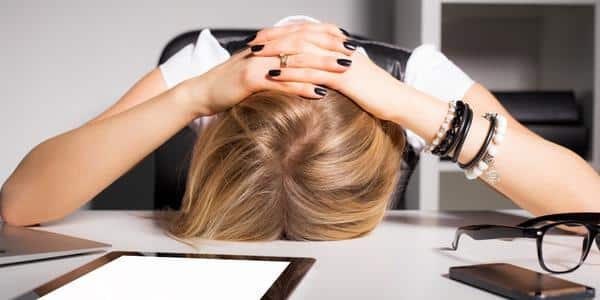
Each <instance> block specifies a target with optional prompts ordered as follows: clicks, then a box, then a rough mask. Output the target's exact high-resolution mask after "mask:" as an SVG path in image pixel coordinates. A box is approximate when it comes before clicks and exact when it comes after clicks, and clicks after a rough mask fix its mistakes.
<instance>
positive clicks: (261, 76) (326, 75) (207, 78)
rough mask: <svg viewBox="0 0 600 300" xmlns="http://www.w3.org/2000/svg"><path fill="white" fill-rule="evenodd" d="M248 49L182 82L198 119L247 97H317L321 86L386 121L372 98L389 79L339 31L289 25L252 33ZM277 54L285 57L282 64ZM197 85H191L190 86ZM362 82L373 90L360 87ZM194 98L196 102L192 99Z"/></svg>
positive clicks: (380, 103)
mask: <svg viewBox="0 0 600 300" xmlns="http://www.w3.org/2000/svg"><path fill="white" fill-rule="evenodd" d="M248 46H249V48H247V49H244V50H242V51H239V52H238V53H235V54H234V55H233V56H232V57H231V58H230V59H228V60H227V61H226V62H224V63H223V64H221V65H218V66H216V67H215V68H213V69H211V70H210V71H209V72H207V73H205V74H203V75H202V76H199V77H196V78H192V79H190V80H188V82H189V83H192V84H188V86H189V89H188V91H189V92H188V94H189V95H191V97H189V98H191V99H192V102H196V103H195V104H194V105H195V111H196V112H197V113H198V114H199V115H211V114H215V113H218V112H220V111H223V110H225V109H227V108H229V107H231V106H233V105H235V104H237V103H239V102H240V101H242V100H243V99H245V98H246V97H248V96H250V95H251V94H253V93H255V92H258V91H264V90H279V91H283V92H287V93H292V94H296V95H300V96H303V97H305V98H309V99H320V98H322V97H323V96H324V95H325V94H326V93H327V88H331V89H335V90H338V91H340V92H341V93H343V94H345V95H346V96H348V97H350V98H351V99H352V100H354V101H355V102H356V103H357V104H358V105H360V106H361V107H362V108H363V109H365V110H366V111H368V112H370V113H372V114H373V115H374V116H376V117H378V118H380V119H390V117H389V116H388V113H387V112H388V111H389V110H390V107H389V104H388V103H385V102H383V101H381V97H379V96H378V95H377V86H378V85H381V84H385V83H386V82H387V81H386V80H381V79H382V78H383V77H387V78H388V79H393V80H395V78H393V77H392V76H390V75H389V74H387V72H386V71H384V70H382V69H380V68H379V67H378V66H377V65H375V64H374V63H373V62H372V61H371V60H370V59H369V58H368V57H367V56H365V55H362V54H360V53H356V52H357V51H356V50H357V44H356V43H355V42H353V41H352V40H350V39H349V38H348V36H347V35H346V34H345V33H344V31H342V30H341V29H340V28H339V27H337V26H335V25H332V24H327V23H311V22H306V23H293V24H289V25H285V26H279V27H271V28H266V29H263V30H260V31H259V32H257V34H256V36H255V37H254V39H253V40H251V41H249V42H248ZM281 55H285V56H287V57H286V58H284V59H285V62H286V63H285V66H282V65H281V63H282V57H281ZM194 83H197V84H194ZM366 84H369V85H372V86H373V87H374V88H373V89H372V88H368V89H367V88H365V87H366V86H365V85H366ZM194 99H196V101H194ZM197 99H200V100H197Z"/></svg>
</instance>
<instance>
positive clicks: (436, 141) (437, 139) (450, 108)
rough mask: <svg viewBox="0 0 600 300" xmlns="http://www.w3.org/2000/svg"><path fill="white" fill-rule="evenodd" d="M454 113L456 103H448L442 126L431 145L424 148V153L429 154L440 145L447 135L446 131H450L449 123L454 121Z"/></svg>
mask: <svg viewBox="0 0 600 300" xmlns="http://www.w3.org/2000/svg"><path fill="white" fill-rule="evenodd" d="M455 112H456V101H450V102H448V112H447V113H446V117H445V118H444V121H443V122H442V125H440V128H439V129H438V131H437V133H436V135H435V138H434V139H433V141H432V142H431V144H430V145H427V146H426V147H425V149H424V151H425V152H426V153H431V151H433V149H435V147H436V146H438V145H439V144H440V142H441V141H442V139H443V138H444V136H446V133H448V129H450V123H451V122H452V119H454V117H455V116H456V113H455Z"/></svg>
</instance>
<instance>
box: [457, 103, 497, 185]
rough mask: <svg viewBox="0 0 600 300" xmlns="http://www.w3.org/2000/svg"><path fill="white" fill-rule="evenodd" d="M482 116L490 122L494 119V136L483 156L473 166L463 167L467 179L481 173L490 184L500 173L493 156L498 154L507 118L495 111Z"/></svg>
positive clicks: (494, 182) (471, 178)
mask: <svg viewBox="0 0 600 300" xmlns="http://www.w3.org/2000/svg"><path fill="white" fill-rule="evenodd" d="M483 116H484V118H486V119H488V120H490V122H493V120H494V119H495V126H494V131H493V135H494V136H493V137H492V141H491V143H490V144H489V145H488V147H487V149H486V150H485V154H484V156H483V158H482V159H481V160H480V161H479V162H477V163H476V164H475V166H473V167H471V168H468V169H465V176H466V177H467V179H469V180H473V179H476V178H477V177H479V176H481V175H482V174H485V176H486V179H487V180H488V182H489V183H490V184H496V183H497V182H498V181H500V174H498V172H497V170H496V167H495V165H494V162H495V157H496V156H497V155H498V146H499V145H500V144H501V143H502V141H503V140H504V136H505V135H506V128H507V120H506V118H505V117H503V116H501V115H498V114H497V113H486V114H484V115H483Z"/></svg>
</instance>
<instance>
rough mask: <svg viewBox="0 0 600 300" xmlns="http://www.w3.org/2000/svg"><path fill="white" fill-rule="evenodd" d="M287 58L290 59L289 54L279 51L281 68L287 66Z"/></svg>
mask: <svg viewBox="0 0 600 300" xmlns="http://www.w3.org/2000/svg"><path fill="white" fill-rule="evenodd" d="M287 60H288V56H287V55H285V54H283V53H279V66H280V67H281V68H285V67H287Z"/></svg>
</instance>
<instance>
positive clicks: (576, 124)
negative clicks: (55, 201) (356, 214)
mask: <svg viewBox="0 0 600 300" xmlns="http://www.w3.org/2000/svg"><path fill="white" fill-rule="evenodd" d="M298 14H301V15H309V16H312V17H315V18H317V19H320V20H323V21H328V22H332V23H335V24H338V25H339V26H341V27H343V28H345V29H346V30H348V31H350V32H352V33H356V34H360V35H363V36H366V37H369V38H371V39H375V40H380V41H384V42H389V43H394V44H398V45H400V46H403V47H405V48H407V49H412V48H414V47H416V46H418V45H420V44H422V43H432V44H435V45H436V46H437V47H439V48H440V49H441V50H442V51H443V52H444V53H445V54H446V55H447V56H448V57H450V59H452V60H453V61H454V62H455V63H456V64H457V65H459V67H461V68H463V69H464V70H465V71H466V72H467V73H468V74H469V75H470V76H471V77H473V78H474V79H475V80H476V81H479V82H481V83H483V84H484V85H486V86H487V87H488V88H490V89H491V90H492V91H494V92H497V93H498V97H499V98H502V99H501V100H502V101H504V102H503V103H505V105H506V106H507V107H508V108H509V110H511V112H512V113H513V114H514V115H515V116H517V118H518V119H520V120H521V121H522V122H524V123H526V124H527V126H529V127H530V128H531V129H532V130H534V131H536V132H538V133H539V134H542V135H543V136H545V137H546V138H549V139H551V140H554V141H556V142H559V143H561V144H563V145H565V146H567V147H569V148H571V149H573V150H574V151H576V152H577V153H578V154H579V155H581V156H582V157H584V158H585V159H586V160H588V161H589V162H590V164H592V165H593V166H594V167H595V168H596V170H598V169H599V161H600V155H599V153H600V151H599V150H600V137H599V136H600V135H599V133H600V129H599V128H600V124H599V123H600V104H598V100H597V99H596V98H597V97H596V96H595V93H594V91H595V90H596V89H597V88H598V87H600V85H599V79H598V78H597V77H598V76H594V75H595V74H597V73H598V71H599V70H600V68H598V62H597V59H595V57H598V54H599V52H598V38H597V37H598V32H600V29H599V28H600V27H599V26H598V21H597V17H596V16H597V15H598V3H597V1H596V0H564V1H561V0H544V1H538V0H529V1H516V0H509V1H504V0H495V1H490V0H396V1H366V0H363V1H358V0H328V1H322V0H321V1H314V0H303V1H264V0H263V1H261V0H255V1H251V2H250V1H233V0H221V1H200V0H181V1H156V0H145V1H141V0H127V1H116V0H105V1H94V2H92V1H75V0H60V1H42V0H38V1H33V0H3V1H2V2H0V45H1V47H0V66H1V69H0V87H2V92H1V98H0V105H1V106H0V137H1V138H2V147H1V148H0V182H4V180H5V179H6V178H7V177H8V176H9V175H10V173H11V172H12V171H13V170H14V168H15V167H16V165H17V164H18V162H19V161H20V160H21V159H22V158H23V156H24V155H25V154H26V153H27V152H28V151H29V150H30V149H31V148H33V147H34V146H35V145H37V144H38V143H40V142H41V141H43V140H44V139H47V138H49V137H51V136H54V135H56V134H58V133H61V132H64V131H67V130H69V129H72V128H75V127H77V126H80V125H81V124H83V123H84V122H85V121H87V120H89V119H90V118H92V117H94V116H95V115H97V114H99V113H100V112H102V111H103V110H104V109H106V108H107V107H108V106H110V105H111V104H112V103H114V102H115V101H116V100H118V99H119V97H120V96H121V95H122V94H123V93H125V92H126V91H127V89H128V88H129V87H130V86H131V85H133V84H134V83H135V81H136V80H137V79H139V78H140V77H141V76H143V75H144V74H145V73H147V72H149V71H150V70H151V69H152V68H154V67H156V63H157V61H158V57H159V54H160V52H161V50H162V48H163V47H164V46H165V44H166V43H167V42H168V41H169V40H171V39H172V38H174V37H175V36H176V35H178V34H180V33H182V32H185V31H189V30H197V29H202V28H206V27H210V28H261V27H268V26H271V25H272V24H273V23H274V22H276V21H277V20H279V19H280V18H282V17H285V16H288V15H298ZM549 163H551V162H549ZM153 172H154V169H153V164H152V158H151V157H149V158H148V159H146V160H144V162H142V163H141V164H140V165H139V166H137V167H136V168H134V169H133V170H132V171H131V172H130V173H129V174H127V175H126V176H125V177H124V178H122V179H120V180H119V181H117V182H116V183H115V184H113V185H112V186H110V187H109V188H108V189H107V190H105V191H104V192H102V193H101V194H100V195H99V196H98V197H96V199H95V200H94V201H92V203H91V204H90V205H89V207H91V208H96V209H119V208H127V209H148V208H152V203H153V198H152V197H153V184H154V182H153V180H154V179H153V176H154V175H153ZM81 176H86V173H85V170H82V171H81ZM407 198H408V199H407V203H406V207H405V208H412V209H415V208H420V209H449V210H475V209H495V208H511V207H514V206H513V205H512V204H511V203H510V201H508V200H507V199H505V198H504V197H502V196H501V195H498V194H496V193H494V192H492V191H491V190H489V189H488V188H487V187H485V186H484V185H483V184H480V183H475V184H473V183H472V182H469V183H467V182H466V180H464V176H463V175H462V173H461V172H459V170H458V168H456V167H455V166H453V165H451V164H450V163H447V162H443V161H438V160H437V159H436V158H434V157H430V156H425V157H423V158H422V159H421V164H420V166H419V168H418V172H417V174H416V175H415V176H413V180H412V181H411V183H410V185H409V189H408V195H407ZM40 201H43V199H40Z"/></svg>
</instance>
